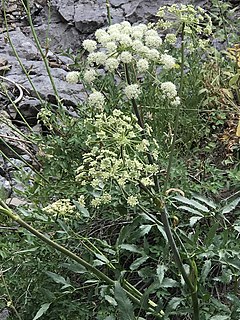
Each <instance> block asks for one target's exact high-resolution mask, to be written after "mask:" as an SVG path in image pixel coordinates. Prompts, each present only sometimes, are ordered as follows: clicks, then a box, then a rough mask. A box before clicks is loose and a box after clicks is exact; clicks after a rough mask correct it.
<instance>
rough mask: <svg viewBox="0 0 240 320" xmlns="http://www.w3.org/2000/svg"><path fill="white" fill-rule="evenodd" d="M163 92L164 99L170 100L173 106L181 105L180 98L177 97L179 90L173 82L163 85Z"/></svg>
mask: <svg viewBox="0 0 240 320" xmlns="http://www.w3.org/2000/svg"><path fill="white" fill-rule="evenodd" d="M161 90H162V92H163V97H164V98H167V99H169V100H170V102H171V104H172V105H173V106H178V105H179V104H180V102H181V101H180V98H179V97H178V96H177V89H176V86H175V84H174V83H172V82H171V81H167V82H163V83H161Z"/></svg>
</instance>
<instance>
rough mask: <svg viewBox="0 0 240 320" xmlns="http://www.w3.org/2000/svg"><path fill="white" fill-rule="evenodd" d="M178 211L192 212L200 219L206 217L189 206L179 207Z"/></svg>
mask: <svg viewBox="0 0 240 320" xmlns="http://www.w3.org/2000/svg"><path fill="white" fill-rule="evenodd" d="M178 209H180V210H184V211H187V212H190V213H192V214H195V215H198V216H200V217H204V215H203V214H202V213H201V212H199V211H198V210H196V209H193V208H191V207H187V206H179V207H178Z"/></svg>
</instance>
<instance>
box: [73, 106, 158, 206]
mask: <svg viewBox="0 0 240 320" xmlns="http://www.w3.org/2000/svg"><path fill="white" fill-rule="evenodd" d="M89 121H90V120H89ZM88 125H91V126H92V129H91V131H90V132H91V134H90V135H89V137H88V139H87V142H86V144H87V145H88V147H89V150H91V151H90V152H88V153H86V154H84V155H83V162H82V164H81V165H80V166H79V168H78V169H77V174H76V181H78V182H79V184H80V186H84V185H87V186H89V187H91V188H92V189H93V190H95V191H96V190H98V194H97V192H92V194H94V195H96V194H97V196H94V198H93V200H92V202H91V204H92V205H93V206H99V205H101V204H105V203H107V202H108V201H110V190H109V189H110V188H113V186H115V187H121V188H123V189H124V188H125V187H126V188H128V189H129V185H131V184H132V185H133V186H136V185H138V184H139V182H141V183H142V184H144V185H146V186H151V185H152V184H153V179H152V177H153V175H154V174H156V173H157V172H158V166H157V165H155V164H153V165H151V164H148V161H147V157H146V153H147V152H152V153H153V154H154V155H155V158H156V159H157V156H158V146H157V144H156V142H155V141H154V139H152V138H151V130H150V128H148V130H147V131H148V133H149V134H148V135H147V138H143V137H142V128H141V127H140V126H139V125H138V123H137V119H136V117H135V116H132V115H131V116H130V115H125V114H124V113H123V112H122V111H120V110H117V109H115V110H114V111H113V113H112V115H106V114H105V113H104V112H102V113H101V114H99V115H97V116H96V119H95V121H94V122H92V121H90V123H88ZM130 189H131V188H130ZM99 190H100V191H99ZM130 199H132V201H131V200H129V201H128V203H129V205H133V206H134V205H135V204H136V203H137V200H136V199H135V198H130ZM134 199H135V200H134ZM133 200H134V201H133Z"/></svg>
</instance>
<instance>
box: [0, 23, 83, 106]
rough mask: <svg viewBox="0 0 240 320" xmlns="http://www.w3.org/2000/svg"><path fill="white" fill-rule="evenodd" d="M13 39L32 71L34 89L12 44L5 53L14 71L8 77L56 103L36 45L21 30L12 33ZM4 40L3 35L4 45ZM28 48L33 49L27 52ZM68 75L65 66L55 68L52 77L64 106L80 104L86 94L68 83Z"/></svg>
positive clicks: (6, 45)
mask: <svg viewBox="0 0 240 320" xmlns="http://www.w3.org/2000/svg"><path fill="white" fill-rule="evenodd" d="M10 36H11V40H12V42H13V44H14V46H15V47H16V48H18V54H19V56H20V57H21V61H22V64H23V65H24V67H25V68H26V70H27V71H28V72H29V77H30V78H31V80H32V83H33V85H34V88H33V87H32V85H31V84H30V82H29V80H28V79H27V77H26V75H24V73H23V71H22V69H21V67H20V66H19V63H18V61H17V59H16V58H15V57H14V53H13V50H12V48H11V46H10V45H9V44H5V46H4V48H3V54H5V56H6V57H7V58H8V61H9V63H10V64H11V65H12V69H11V70H10V71H9V72H8V73H7V78H9V79H10V80H13V81H15V82H16V83H18V84H21V85H22V86H23V87H24V88H25V89H26V90H27V91H28V93H29V94H30V95H31V96H32V97H37V93H38V94H39V95H40V96H41V98H42V99H43V100H46V101H49V102H51V103H56V102H57V99H56V95H55V92H54V90H53V87H52V84H51V81H50V79H49V76H48V73H47V71H46V68H45V65H44V63H43V61H41V60H39V55H38V54H37V49H36V47H35V46H34V43H33V42H32V41H31V40H30V39H28V38H27V37H26V36H25V35H24V34H23V33H22V32H21V31H20V30H19V29H17V30H16V31H12V32H10ZM1 41H3V35H0V43H1ZM26 47H27V48H28V49H29V50H26ZM26 55H27V57H26ZM30 58H31V60H30ZM33 61H34V63H33ZM66 74H67V71H66V70H64V69H63V68H61V66H60V67H59V68H57V67H55V68H51V75H52V78H53V81H54V83H55V86H56V89H57V92H58V95H59V98H60V99H61V100H62V102H63V104H66V105H77V104H79V103H81V102H82V101H84V100H85V99H86V94H85V93H84V91H83V86H82V85H80V84H77V85H75V84H68V83H67V82H66V81H65V77H66Z"/></svg>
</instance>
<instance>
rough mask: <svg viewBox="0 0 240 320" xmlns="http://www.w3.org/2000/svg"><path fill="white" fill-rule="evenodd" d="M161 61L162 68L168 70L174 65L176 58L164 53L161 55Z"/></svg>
mask: <svg viewBox="0 0 240 320" xmlns="http://www.w3.org/2000/svg"><path fill="white" fill-rule="evenodd" d="M161 63H162V64H163V69H167V70H170V69H172V68H174V67H175V65H176V59H175V58H173V57H172V56H170V55H169V54H166V53H164V54H162V55H161Z"/></svg>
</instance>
